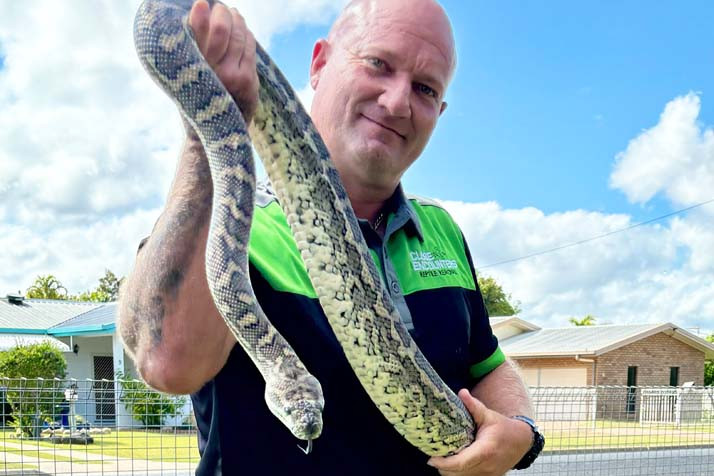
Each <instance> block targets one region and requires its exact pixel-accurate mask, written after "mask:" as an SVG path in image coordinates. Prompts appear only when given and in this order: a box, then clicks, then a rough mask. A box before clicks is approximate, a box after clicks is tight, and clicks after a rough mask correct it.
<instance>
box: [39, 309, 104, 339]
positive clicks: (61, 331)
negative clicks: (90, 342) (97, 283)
mask: <svg viewBox="0 0 714 476" xmlns="http://www.w3.org/2000/svg"><path fill="white" fill-rule="evenodd" d="M116 308H117V303H116V302H109V303H105V304H102V305H100V306H99V307H96V308H94V309H90V310H89V311H87V312H84V313H82V314H79V315H78V316H75V317H72V318H71V319H68V320H66V321H64V322H61V323H59V324H57V325H54V326H52V327H50V328H49V329H47V333H48V334H50V335H54V336H70V335H73V336H75V335H86V334H97V333H100V334H105V333H112V332H114V329H115V328H116V324H115V320H116V312H117V311H116Z"/></svg>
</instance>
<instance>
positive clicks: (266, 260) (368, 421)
mask: <svg viewBox="0 0 714 476" xmlns="http://www.w3.org/2000/svg"><path fill="white" fill-rule="evenodd" d="M189 24H190V25H191V27H192V29H193V30H194V33H195V37H196V40H197V43H198V44H199V48H200V49H201V52H202V53H203V54H204V56H205V57H206V59H207V61H208V62H209V64H210V65H211V66H212V67H213V68H214V70H215V71H216V72H217V74H218V75H219V77H220V78H221V80H222V81H223V83H224V84H225V85H226V87H227V88H228V90H229V91H230V92H231V93H232V94H233V96H234V97H235V98H236V100H237V102H238V104H239V105H240V106H241V109H242V110H243V111H244V113H245V115H246V118H247V119H249V118H250V117H251V115H252V112H253V111H254V110H255V106H256V102H257V89H258V80H257V76H256V72H255V40H254V38H253V36H252V34H251V33H250V31H249V30H248V29H247V28H246V25H245V22H244V20H243V18H242V17H241V16H240V15H239V14H238V12H237V11H236V10H232V9H228V8H226V7H224V6H223V5H220V4H219V5H215V6H214V7H213V8H210V7H209V6H208V4H207V3H206V2H205V1H204V0H199V1H198V2H196V3H195V4H194V6H193V9H192V11H191V14H190V17H189ZM455 61H456V59H455V48H454V40H453V36H452V32H451V26H450V23H449V21H448V19H447V17H446V15H445V13H444V11H443V10H442V9H441V7H440V6H439V5H438V4H437V3H436V2H435V1H434V0H379V1H378V0H355V1H353V2H351V3H350V4H349V5H348V6H347V7H346V8H345V10H344V11H343V13H342V14H341V15H340V17H339V18H338V19H337V21H336V22H335V25H334V26H333V28H332V29H331V31H330V34H329V36H328V38H327V39H321V40H319V41H318V42H317V43H316V45H315V47H314V50H313V56H312V62H311V66H310V83H311V85H312V87H313V89H314V90H315V97H314V101H313V105H312V110H311V116H312V118H313V121H314V122H315V125H316V126H317V128H318V130H319V131H320V133H321V135H322V137H323V139H324V140H325V143H326V144H327V147H328V149H329V151H330V155H331V157H332V160H333V161H334V163H335V166H336V167H337V169H338V172H339V173H340V177H341V179H342V182H343V183H344V186H345V189H346V190H347V192H348V195H349V197H350V200H351V203H352V207H353V208H354V210H355V213H356V215H357V216H358V217H359V218H360V219H361V228H362V231H363V234H364V235H365V238H366V240H367V242H368V244H369V246H370V248H371V249H372V250H373V251H374V255H375V259H376V261H377V263H378V267H379V268H380V270H381V271H382V274H383V277H384V280H385V284H387V288H388V290H389V292H390V294H391V295H392V298H393V299H394V301H395V304H396V306H397V308H398V309H399V311H400V314H401V317H402V319H403V320H404V322H405V324H406V325H407V327H408V328H409V329H410V332H412V335H413V336H414V338H415V339H416V341H417V343H418V344H419V346H420V348H421V349H422V350H423V351H424V353H425V355H426V357H427V358H428V359H429V360H430V362H431V363H432V364H433V365H434V366H435V368H436V369H437V371H438V372H439V373H440V374H441V375H442V377H443V378H444V379H445V381H446V382H447V384H449V385H450V386H451V387H452V388H453V389H454V390H459V389H461V388H464V387H467V386H468V387H469V388H470V390H471V392H470V393H469V392H468V391H467V390H462V391H461V392H460V393H459V396H460V397H461V399H462V400H463V401H464V403H465V404H466V407H467V408H468V409H469V411H470V412H471V414H472V416H473V418H474V420H475V422H476V424H477V426H478V432H477V435H476V440H475V442H474V443H473V444H472V445H471V446H469V447H468V448H466V449H464V450H463V451H461V452H460V453H459V454H457V455H454V456H451V457H447V458H442V457H435V458H431V459H429V458H427V457H426V456H424V455H423V454H421V453H420V452H419V451H418V450H416V449H414V448H413V447H411V446H410V445H409V444H408V443H406V441H404V440H403V439H402V438H401V437H400V436H399V435H398V434H397V433H396V432H395V430H394V429H393V428H392V427H391V426H390V425H389V424H388V423H387V422H386V420H385V419H384V418H383V417H382V416H381V414H380V413H379V412H378V410H377V409H376V408H375V407H374V405H373V404H372V403H371V401H370V400H369V398H368V397H367V395H366V394H365V393H364V391H363V390H362V388H361V387H360V386H359V383H358V382H357V380H356V377H355V376H354V375H353V373H352V372H351V371H350V369H349V367H348V365H347V363H346V360H345V358H344V355H343V354H342V352H341V350H340V348H339V346H338V344H337V341H336V340H335V338H334V335H332V333H331V331H330V329H329V327H327V324H326V321H325V318H324V315H323V314H322V311H321V310H320V308H319V306H318V305H317V303H316V299H315V296H314V291H313V290H312V287H311V286H310V285H309V283H308V284H306V281H305V272H304V267H303V265H302V263H301V261H299V254H296V252H295V250H296V248H295V245H294V242H293V240H292V238H291V237H289V235H287V232H286V229H287V228H286V225H285V223H284V221H285V219H284V216H283V215H282V211H280V209H279V207H278V205H277V203H276V201H275V198H274V197H273V196H272V195H271V193H270V190H269V189H263V190H262V191H260V193H259V194H258V198H257V203H256V212H255V219H254V227H253V231H252V239H251V244H250V261H251V269H250V271H251V281H252V283H253V287H254V289H255V291H256V295H257V296H258V300H259V301H260V304H261V306H262V307H263V308H264V310H265V312H266V314H267V315H268V317H269V318H270V319H271V321H273V323H274V324H275V325H276V327H277V328H278V330H280V332H281V333H282V334H283V335H284V336H285V337H286V338H287V340H288V341H289V342H290V343H291V344H292V346H293V347H294V348H295V350H296V351H297V353H298V355H300V356H301V358H302V359H303V361H304V362H305V364H306V366H307V368H308V370H310V371H311V372H312V373H313V374H314V375H315V376H316V377H317V378H318V379H319V380H320V381H321V382H322V385H323V389H324V392H325V400H326V404H325V414H324V430H323V434H322V436H321V437H320V438H319V439H318V440H317V441H316V442H315V450H314V452H313V453H312V454H310V455H307V456H306V455H303V454H302V453H300V451H299V449H298V448H296V442H297V441H296V440H295V439H294V438H293V437H292V436H291V435H290V433H289V432H288V430H287V429H285V428H283V427H282V426H281V425H280V423H279V422H278V420H277V419H275V418H274V417H272V416H271V415H270V414H269V413H268V410H267V408H266V407H265V404H264V402H263V401H262V392H263V383H262V380H261V378H260V376H259V374H258V373H257V371H256V370H255V369H254V368H253V366H252V365H251V363H250V361H249V359H248V358H247V357H246V355H245V353H244V352H243V350H242V349H241V348H240V347H239V346H236V345H235V343H236V341H235V338H234V337H233V336H232V334H231V333H230V332H229V331H228V329H227V327H226V326H225V324H224V323H223V321H222V319H221V318H220V316H219V315H218V313H217V311H216V309H215V306H214V305H213V302H212V300H211V297H210V294H209V291H208V287H207V283H206V274H205V269H204V265H205V263H204V252H205V246H206V236H207V232H208V223H209V218H210V203H211V194H212V189H211V179H210V176H209V172H208V167H207V163H206V159H205V155H204V152H203V149H202V146H201V144H200V142H199V140H198V137H197V136H196V134H195V133H194V132H193V131H192V130H191V128H190V127H187V140H186V144H185V147H184V150H183V153H182V157H181V160H180V163H179V166H178V169H177V172H176V178H175V180H174V183H173V186H172V189H171V193H170V196H169V198H168V201H167V204H166V209H165V211H164V212H163V214H162V215H161V217H160V218H159V220H158V221H157V223H156V226H155V228H154V230H153V232H152V234H151V236H150V237H149V238H148V239H147V240H146V241H145V243H143V244H142V247H141V249H140V251H139V253H138V255H137V260H136V266H135V269H134V271H133V272H132V274H131V275H130V276H129V278H128V280H127V283H126V285H125V288H124V290H123V297H122V301H121V306H120V330H121V334H122V337H123V338H124V341H125V344H126V347H127V348H128V349H129V351H130V352H131V353H132V354H133V357H134V360H135V362H136V364H137V367H138V369H139V372H140V373H141V375H142V376H143V378H144V379H145V380H146V381H147V382H148V383H149V384H150V385H152V386H154V387H155V388H158V389H160V390H163V391H167V392H172V393H192V392H193V395H192V398H193V403H194V409H195V412H196V416H197V423H198V430H199V447H200V450H201V454H202V459H201V463H200V465H199V468H198V470H197V473H198V474H200V475H204V474H258V473H259V474H266V475H278V474H315V475H353V474H354V475H358V474H359V475H382V474H384V475H387V474H400V475H401V474H405V475H407V474H408V475H419V474H424V475H427V474H437V470H438V472H439V473H441V474H442V475H501V474H504V473H505V472H506V471H508V470H509V469H510V468H512V467H513V466H514V465H516V464H517V463H518V462H519V461H520V460H521V458H522V457H523V456H524V455H525V454H526V453H527V452H528V451H529V449H530V448H531V445H532V443H533V441H534V433H533V430H532V428H531V427H530V426H529V425H528V424H527V423H525V422H523V421H519V420H517V419H513V418H509V417H511V416H515V415H526V416H532V409H531V406H530V402H529V399H528V396H527V391H526V390H525V388H524V386H523V383H522V381H521V380H520V378H519V376H518V374H517V372H516V371H515V370H514V368H513V367H512V365H511V364H510V362H508V361H505V360H504V357H503V354H502V353H501V352H500V350H499V349H498V345H497V340H496V339H495V337H493V335H492V333H491V329H490V326H489V325H488V318H487V315H486V313H485V310H484V307H483V301H482V299H481V296H480V293H479V291H478V287H477V285H476V282H475V277H474V273H473V265H472V264H471V261H470V256H469V255H468V250H467V249H466V245H465V242H464V240H463V237H462V236H461V234H460V231H459V230H458V227H456V225H455V224H453V222H452V221H451V219H450V218H449V217H448V214H446V213H445V212H444V211H443V210H441V209H440V208H439V207H437V206H435V205H434V204H431V203H428V202H424V201H420V200H407V199H406V198H405V197H404V195H403V193H402V190H401V186H400V185H399V184H400V179H401V176H402V174H403V173H404V172H405V171H406V169H407V168H408V167H409V166H410V165H411V164H412V162H414V161H415V160H416V159H417V157H418V156H419V155H420V154H421V152H422V150H423V149H424V147H425V145H426V143H427V141H428V139H429V137H430V135H431V133H432V131H433V129H434V127H435V125H436V122H437V119H438V117H439V116H440V115H441V114H442V113H443V112H444V110H445V109H446V102H444V100H443V98H444V94H445V91H446V88H447V86H448V84H449V81H450V79H451V76H452V74H453V71H454V67H455ZM427 246H431V248H428V249H427V248H426V247H427ZM415 250H416V251H415ZM435 254H437V255H438V256H436V258H438V259H439V260H440V261H439V262H438V263H436V262H435V261H434V258H435ZM409 260H411V262H409ZM434 267H436V268H438V269H449V270H451V272H445V273H433V274H432V273H429V272H428V270H429V269H432V270H433V269H434ZM418 269H423V270H425V271H426V272H425V274H420V273H416V274H414V272H415V270H418ZM442 275H443V276H446V277H443V276H442ZM434 468H436V469H434Z"/></svg>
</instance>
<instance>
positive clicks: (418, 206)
mask: <svg viewBox="0 0 714 476" xmlns="http://www.w3.org/2000/svg"><path fill="white" fill-rule="evenodd" d="M405 197H406V199H407V201H408V202H409V203H410V204H411V205H412V207H413V208H414V209H415V211H416V212H417V215H418V216H419V219H420V220H423V219H425V218H427V217H429V218H431V219H437V220H439V221H442V220H444V221H447V222H450V223H451V224H453V225H454V226H456V227H457V228H458V225H457V223H456V220H454V217H453V216H452V215H451V213H450V212H449V210H447V209H446V207H445V206H444V204H443V203H442V202H440V201H439V200H436V199H434V198H429V197H424V196H421V195H415V194H412V193H405Z"/></svg>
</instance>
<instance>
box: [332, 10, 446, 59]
mask: <svg viewBox="0 0 714 476" xmlns="http://www.w3.org/2000/svg"><path fill="white" fill-rule="evenodd" d="M400 24H401V25H403V26H406V27H413V28H415V29H416V30H418V31H421V32H422V33H423V34H424V36H425V37H428V38H429V42H430V43H432V44H434V46H435V47H436V48H437V49H438V50H439V51H440V52H441V53H442V55H443V56H444V57H445V58H446V59H447V60H448V61H449V62H450V64H451V65H452V68H453V66H454V65H455V62H456V51H455V43H454V37H453V32H452V29H451V23H450V22H449V19H448V17H447V16H446V12H445V11H444V9H443V8H442V7H441V6H440V5H439V4H438V3H436V1H434V0H353V1H351V2H350V3H348V4H347V6H346V7H345V8H344V10H343V11H342V13H341V14H340V16H339V17H338V19H337V20H336V21H335V24H334V25H333V27H332V29H331V30H330V37H329V39H330V40H331V41H340V40H346V41H350V40H351V39H355V37H356V38H360V37H363V35H366V34H368V33H369V34H373V35H379V32H380V30H385V29H391V28H390V27H393V26H396V27H397V28H399V25H400ZM409 29H410V28H406V29H405V30H406V31H408V30H409Z"/></svg>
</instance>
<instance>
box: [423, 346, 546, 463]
mask: <svg viewBox="0 0 714 476" xmlns="http://www.w3.org/2000/svg"><path fill="white" fill-rule="evenodd" d="M459 397H461V400H462V401H463V402H464V404H465V405H466V408H467V409H468V410H469V412H470V413H471V416H472V417H473V418H474V421H475V422H476V426H477V430H476V439H475V440H474V442H473V443H472V444H471V445H470V446H468V447H467V448H465V449H463V450H462V451H461V452H460V453H458V454H456V455H454V456H449V457H447V458H441V457H434V458H431V459H430V460H429V464H430V465H432V466H434V467H436V468H437V469H438V470H439V473H441V474H442V475H444V476H457V475H458V476H502V475H503V474H505V473H506V472H508V470H510V469H511V468H513V466H515V465H516V464H517V463H518V462H519V461H520V460H521V458H522V457H523V456H524V455H525V454H526V453H527V452H528V450H529V449H530V447H531V445H532V443H533V432H532V430H531V428H530V426H528V425H527V424H526V423H524V422H522V421H519V420H514V419H512V418H510V417H511V416H514V415H524V416H528V417H531V418H532V417H533V414H534V412H533V407H532V405H531V402H530V398H529V396H528V390H527V389H526V387H525V385H524V384H523V380H522V379H521V377H520V375H519V374H518V370H517V369H516V368H515V366H514V364H512V363H511V361H510V360H506V361H505V362H504V363H502V364H501V365H500V366H498V367H496V368H495V369H494V370H493V371H491V372H490V373H488V374H487V375H486V376H484V377H483V378H482V379H481V380H480V381H479V383H478V384H476V386H474V388H473V389H471V393H469V392H468V391H467V390H465V389H464V390H462V391H461V392H459Z"/></svg>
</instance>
